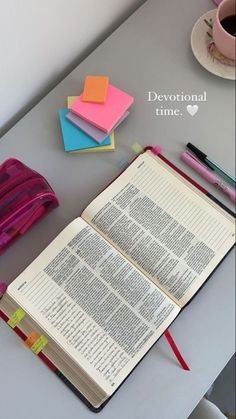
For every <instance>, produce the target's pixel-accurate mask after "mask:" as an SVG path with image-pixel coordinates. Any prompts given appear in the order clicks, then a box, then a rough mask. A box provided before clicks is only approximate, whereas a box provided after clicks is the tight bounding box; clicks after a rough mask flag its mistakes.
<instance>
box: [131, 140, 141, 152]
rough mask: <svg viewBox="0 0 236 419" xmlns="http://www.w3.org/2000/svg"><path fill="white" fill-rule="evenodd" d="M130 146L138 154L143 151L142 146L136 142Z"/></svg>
mask: <svg viewBox="0 0 236 419" xmlns="http://www.w3.org/2000/svg"><path fill="white" fill-rule="evenodd" d="M131 148H132V150H133V151H134V152H135V154H140V153H142V152H143V147H142V146H141V145H140V144H138V143H135V144H133V145H132V147H131Z"/></svg>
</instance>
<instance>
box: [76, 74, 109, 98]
mask: <svg viewBox="0 0 236 419" xmlns="http://www.w3.org/2000/svg"><path fill="white" fill-rule="evenodd" d="M108 85H109V77H106V76H87V77H86V78H85V83H84V91H83V95H82V101H83V102H94V103H105V101H106V96H107V88H108Z"/></svg>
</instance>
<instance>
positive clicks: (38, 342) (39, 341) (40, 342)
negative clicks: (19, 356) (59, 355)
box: [31, 335, 48, 355]
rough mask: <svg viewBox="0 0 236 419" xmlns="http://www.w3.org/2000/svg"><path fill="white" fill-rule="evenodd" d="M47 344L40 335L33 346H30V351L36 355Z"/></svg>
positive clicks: (45, 339) (44, 338)
mask: <svg viewBox="0 0 236 419" xmlns="http://www.w3.org/2000/svg"><path fill="white" fill-rule="evenodd" d="M47 344H48V340H47V338H46V337H45V336H43V335H41V336H40V337H39V338H38V339H37V340H36V342H35V343H34V344H33V346H31V351H33V352H34V353H35V354H36V355H38V354H39V352H41V351H42V350H43V349H44V348H45V346H46V345H47Z"/></svg>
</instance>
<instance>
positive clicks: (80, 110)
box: [71, 85, 134, 133]
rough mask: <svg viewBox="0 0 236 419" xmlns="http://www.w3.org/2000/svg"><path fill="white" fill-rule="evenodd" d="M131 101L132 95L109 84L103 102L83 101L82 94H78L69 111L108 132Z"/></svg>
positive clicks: (132, 99)
mask: <svg viewBox="0 0 236 419" xmlns="http://www.w3.org/2000/svg"><path fill="white" fill-rule="evenodd" d="M133 101H134V98H133V97H132V96H130V95H128V94H127V93H125V92H123V91H122V90H120V89H117V88H116V87H114V86H112V85H109V86H108V91H107V100H106V102H105V103H104V104H100V103H99V104H98V103H89V102H83V101H82V95H80V96H79V97H78V99H77V100H76V101H75V103H74V104H73V106H72V108H71V111H72V112H74V113H75V114H76V115H78V116H80V117H81V118H83V119H85V120H86V121H88V122H89V123H90V124H92V125H94V126H95V127H97V128H99V129H101V130H102V131H104V132H106V133H109V132H111V131H112V129H113V127H114V125H115V124H116V123H117V122H118V121H119V119H120V118H121V117H122V115H123V114H124V113H125V112H126V111H127V109H128V108H129V107H130V106H131V105H132V103H133Z"/></svg>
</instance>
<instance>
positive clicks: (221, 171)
mask: <svg viewBox="0 0 236 419" xmlns="http://www.w3.org/2000/svg"><path fill="white" fill-rule="evenodd" d="M187 148H189V150H191V151H192V152H193V153H194V154H195V155H196V156H197V157H198V159H199V160H200V161H202V162H203V163H205V165H206V166H208V167H209V168H210V169H211V170H214V171H216V172H218V173H219V174H220V175H221V176H222V177H223V178H224V179H225V180H226V181H227V182H228V183H230V185H232V186H234V187H235V186H236V179H235V178H234V177H233V176H231V175H230V174H229V173H227V172H226V171H225V170H224V169H222V167H220V166H219V165H218V164H217V163H215V162H214V161H212V160H210V159H209V158H208V157H207V155H206V154H205V153H203V151H201V150H199V148H197V147H195V145H193V144H191V143H188V144H187Z"/></svg>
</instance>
